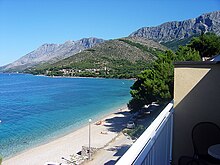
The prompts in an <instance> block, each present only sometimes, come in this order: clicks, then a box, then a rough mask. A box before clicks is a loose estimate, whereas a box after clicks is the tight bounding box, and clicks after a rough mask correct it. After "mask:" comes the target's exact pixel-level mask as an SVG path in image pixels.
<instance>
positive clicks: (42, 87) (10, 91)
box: [0, 74, 133, 157]
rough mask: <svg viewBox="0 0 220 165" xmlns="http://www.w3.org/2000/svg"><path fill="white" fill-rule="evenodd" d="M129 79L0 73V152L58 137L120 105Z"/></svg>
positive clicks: (126, 94)
mask: <svg viewBox="0 0 220 165" xmlns="http://www.w3.org/2000/svg"><path fill="white" fill-rule="evenodd" d="M132 84H133V81H132V80H117V79H93V78H50V77H43V76H33V75H27V74H0V120H1V123H0V154H1V155H2V156H3V157H11V156H13V155H15V154H16V153H18V152H21V151H23V150H25V149H28V148H31V147H34V146H36V145H39V144H42V143H45V142H48V141H50V140H52V139H55V138H57V137H60V136H63V135H65V134H67V133H69V132H72V131H73V130H76V129H77V128H80V127H82V126H84V125H86V124H87V123H88V120H89V119H90V118H91V119H93V120H96V119H98V118H100V117H101V116H104V115H106V114H109V113H111V112H113V111H115V110H116V109H118V108H119V107H121V106H123V105H126V103H127V102H128V100H129V99H130V94H129V91H130V86H131V85H132Z"/></svg>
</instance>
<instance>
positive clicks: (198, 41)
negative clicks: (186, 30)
mask: <svg viewBox="0 0 220 165" xmlns="http://www.w3.org/2000/svg"><path fill="white" fill-rule="evenodd" d="M187 46H188V47H190V48H192V49H195V50H197V51H199V54H200V56H201V57H212V56H214V55H217V54H220V37H219V36H217V35H216V34H214V33H205V34H204V33H202V34H201V35H200V36H199V37H194V38H193V39H192V40H191V42H190V43H189V44H188V45H187Z"/></svg>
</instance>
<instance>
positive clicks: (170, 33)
mask: <svg viewBox="0 0 220 165" xmlns="http://www.w3.org/2000/svg"><path fill="white" fill-rule="evenodd" d="M201 32H213V33H216V34H217V35H220V11H215V12H211V13H206V14H202V15H200V16H199V17H197V18H194V19H188V20H184V21H172V22H166V23H164V24H161V25H159V26H155V27H143V28H140V29H138V30H137V31H135V32H133V33H132V34H131V35H130V36H131V37H134V36H137V37H144V38H147V39H153V40H155V41H159V42H168V41H172V40H175V39H183V38H187V37H190V36H192V35H198V34H201Z"/></svg>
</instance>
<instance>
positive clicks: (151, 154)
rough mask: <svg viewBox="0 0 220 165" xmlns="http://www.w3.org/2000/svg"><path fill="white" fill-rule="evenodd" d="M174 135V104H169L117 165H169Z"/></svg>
mask: <svg viewBox="0 0 220 165" xmlns="http://www.w3.org/2000/svg"><path fill="white" fill-rule="evenodd" d="M172 134H173V103H169V104H168V105H167V106H166V107H165V108H164V110H163V111H162V112H161V113H160V114H159V115H158V116H157V118H156V119H155V120H154V121H153V122H152V123H151V125H150V126H149V127H148V128H147V129H146V130H145V131H144V133H143V134H142V135H141V136H140V137H139V138H138V139H137V141H136V142H135V143H134V144H133V145H132V146H131V147H130V148H129V150H128V151H127V152H126V153H125V154H124V155H123V156H122V157H121V158H120V159H119V161H118V162H117V163H116V165H130V164H134V165H169V164H170V161H171V160H172Z"/></svg>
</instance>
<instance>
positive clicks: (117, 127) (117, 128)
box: [105, 112, 132, 132]
mask: <svg viewBox="0 0 220 165" xmlns="http://www.w3.org/2000/svg"><path fill="white" fill-rule="evenodd" d="M115 114H117V115H122V116H116V117H113V118H110V119H105V126H106V127H107V129H108V131H111V132H121V131H122V130H123V129H124V128H125V126H126V123H127V122H128V121H129V120H130V118H131V116H132V115H131V113H129V112H117V113H115Z"/></svg>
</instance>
